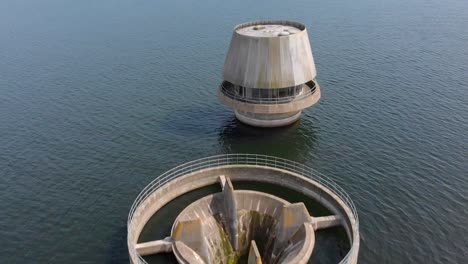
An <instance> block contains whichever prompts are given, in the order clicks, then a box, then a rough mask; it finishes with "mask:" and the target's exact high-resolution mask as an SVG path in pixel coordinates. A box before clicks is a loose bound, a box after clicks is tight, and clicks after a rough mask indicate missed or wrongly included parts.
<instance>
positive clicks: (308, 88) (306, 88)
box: [219, 81, 317, 104]
mask: <svg viewBox="0 0 468 264" xmlns="http://www.w3.org/2000/svg"><path fill="white" fill-rule="evenodd" d="M302 86H303V89H302V92H301V93H299V94H297V95H293V96H281V97H258V98H252V97H245V96H243V95H239V94H237V93H236V92H235V91H234V85H233V84H231V83H229V82H226V81H224V82H222V83H221V85H220V87H219V89H220V90H221V92H222V93H223V94H224V95H226V96H227V97H229V98H231V99H233V100H236V101H240V102H244V103H252V104H286V103H290V102H292V101H295V100H300V99H303V98H306V97H308V96H310V95H312V94H314V93H315V90H316V88H317V84H316V83H315V82H314V81H310V82H308V83H305V84H303V85H302ZM247 89H249V88H247Z"/></svg>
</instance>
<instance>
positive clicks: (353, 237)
mask: <svg viewBox="0 0 468 264" xmlns="http://www.w3.org/2000/svg"><path fill="white" fill-rule="evenodd" d="M220 175H226V176H229V177H230V179H231V180H232V181H233V182H234V181H258V182H266V183H272V184H276V185H280V186H284V187H286V188H290V189H292V190H295V191H298V192H301V193H303V194H304V195H306V196H308V197H311V198H314V199H315V200H317V201H318V202H320V203H321V204H323V205H324V206H325V207H326V208H327V209H329V210H330V211H331V212H333V213H334V214H336V215H339V216H341V217H342V219H343V226H344V228H345V230H346V233H347V235H348V239H349V241H350V244H351V249H350V251H349V253H348V254H347V255H346V257H345V258H344V259H343V260H342V261H341V262H340V263H351V264H355V263H357V259H358V251H359V222H358V220H357V215H355V213H353V210H352V209H351V208H350V207H349V206H348V205H347V204H346V203H345V202H344V201H343V200H342V199H340V197H339V196H338V195H337V194H336V193H334V192H332V191H331V190H330V189H328V188H326V187H325V186H324V185H322V184H321V183H319V182H318V181H315V180H313V179H310V178H306V177H304V176H302V175H299V174H297V173H294V172H291V171H288V170H284V169H280V168H273V167H269V166H262V165H243V164H240V165H221V166H214V167H209V168H205V169H200V170H195V171H193V172H190V173H187V174H185V175H182V176H179V177H177V178H174V179H172V180H169V181H168V182H167V183H165V184H164V185H163V186H161V187H159V189H156V190H152V189H151V188H149V189H145V190H144V192H147V193H148V194H149V196H148V197H147V198H146V199H144V200H143V201H136V204H135V205H136V207H135V208H132V212H131V215H130V216H129V222H128V237H127V244H128V249H129V255H130V261H131V263H146V262H145V261H144V260H143V259H142V258H141V256H139V255H138V253H137V252H136V250H135V245H136V244H137V242H138V238H139V237H140V234H141V232H142V230H143V228H144V226H145V225H146V223H147V222H148V220H149V219H150V218H151V217H152V216H153V215H154V214H155V213H156V212H157V211H158V210H159V209H161V208H162V207H163V206H164V205H166V204H167V203H169V202H170V201H172V200H173V199H175V198H176V197H178V196H181V195H183V194H184V193H187V192H189V191H192V190H195V189H198V188H201V187H204V186H208V185H211V184H214V183H216V182H217V181H218V177H219V176H220ZM322 183H326V182H323V181H322Z"/></svg>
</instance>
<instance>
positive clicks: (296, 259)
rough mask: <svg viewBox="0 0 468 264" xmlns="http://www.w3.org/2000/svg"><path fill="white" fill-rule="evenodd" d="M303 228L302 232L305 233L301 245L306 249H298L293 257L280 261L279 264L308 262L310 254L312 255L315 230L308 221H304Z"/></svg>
mask: <svg viewBox="0 0 468 264" xmlns="http://www.w3.org/2000/svg"><path fill="white" fill-rule="evenodd" d="M303 228H304V229H305V232H304V234H305V235H306V237H305V239H304V241H305V243H304V245H302V247H304V248H307V250H303V251H299V252H298V254H296V255H294V256H293V258H291V259H289V258H287V259H285V260H283V261H281V262H280V264H289V263H295V264H296V263H297V264H306V263H307V262H309V258H310V256H312V252H313V251H314V248H315V232H314V229H313V228H312V225H311V224H309V223H304V224H303Z"/></svg>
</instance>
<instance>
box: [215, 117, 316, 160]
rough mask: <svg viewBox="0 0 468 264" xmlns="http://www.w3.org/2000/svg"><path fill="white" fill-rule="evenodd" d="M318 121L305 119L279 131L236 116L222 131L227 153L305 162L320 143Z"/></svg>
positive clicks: (220, 133) (220, 137)
mask: <svg viewBox="0 0 468 264" xmlns="http://www.w3.org/2000/svg"><path fill="white" fill-rule="evenodd" d="M318 134H319V124H318V120H317V119H315V118H313V117H310V116H309V117H307V118H306V116H304V114H303V116H302V117H301V119H299V120H298V121H297V122H295V123H294V124H292V125H289V126H285V127H278V128H258V127H252V126H249V125H246V124H243V123H241V122H240V121H238V120H237V119H236V118H235V117H234V116H232V117H231V118H230V119H228V121H226V122H225V124H224V125H223V127H222V128H221V129H220V131H219V142H220V145H221V147H222V149H223V151H224V152H225V153H255V154H264V155H271V156H278V157H282V158H286V159H291V160H295V161H299V162H301V161H304V160H305V159H306V156H307V155H313V154H314V152H315V151H314V150H315V149H316V147H317V144H318V141H319V136H318Z"/></svg>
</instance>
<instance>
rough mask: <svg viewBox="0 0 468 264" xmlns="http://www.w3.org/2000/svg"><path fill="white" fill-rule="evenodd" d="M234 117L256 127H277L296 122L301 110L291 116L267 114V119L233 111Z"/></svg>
mask: <svg viewBox="0 0 468 264" xmlns="http://www.w3.org/2000/svg"><path fill="white" fill-rule="evenodd" d="M234 113H235V115H236V118H237V119H238V120H239V121H241V122H242V123H244V124H247V125H251V126H256V127H279V126H287V125H290V124H292V123H294V122H296V121H297V120H298V119H299V118H300V117H301V111H299V112H297V113H295V114H294V115H292V116H289V117H284V118H275V114H271V115H269V117H268V119H259V118H253V117H249V116H246V115H243V114H241V113H239V112H238V111H234Z"/></svg>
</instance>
